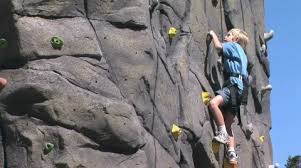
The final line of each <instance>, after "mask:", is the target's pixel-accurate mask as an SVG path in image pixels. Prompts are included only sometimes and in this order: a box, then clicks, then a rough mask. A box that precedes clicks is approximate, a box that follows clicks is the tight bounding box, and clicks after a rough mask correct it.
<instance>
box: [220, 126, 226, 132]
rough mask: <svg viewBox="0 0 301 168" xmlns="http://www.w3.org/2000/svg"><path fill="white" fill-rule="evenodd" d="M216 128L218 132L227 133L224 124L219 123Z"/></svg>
mask: <svg viewBox="0 0 301 168" xmlns="http://www.w3.org/2000/svg"><path fill="white" fill-rule="evenodd" d="M218 130H219V131H220V132H223V133H227V130H226V126H225V125H220V126H218Z"/></svg>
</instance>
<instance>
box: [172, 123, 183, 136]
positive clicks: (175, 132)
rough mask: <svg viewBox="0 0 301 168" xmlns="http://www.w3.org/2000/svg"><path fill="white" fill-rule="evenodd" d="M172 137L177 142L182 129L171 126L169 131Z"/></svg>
mask: <svg viewBox="0 0 301 168" xmlns="http://www.w3.org/2000/svg"><path fill="white" fill-rule="evenodd" d="M171 133H172V136H173V137H174V138H175V139H176V140H177V139H178V138H179V136H180V134H181V133H182V129H181V128H179V127H178V126H177V125H175V124H172V129H171Z"/></svg>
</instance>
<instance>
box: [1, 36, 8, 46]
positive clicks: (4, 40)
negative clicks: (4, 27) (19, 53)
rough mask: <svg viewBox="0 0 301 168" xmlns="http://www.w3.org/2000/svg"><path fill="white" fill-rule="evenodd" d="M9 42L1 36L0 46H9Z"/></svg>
mask: <svg viewBox="0 0 301 168" xmlns="http://www.w3.org/2000/svg"><path fill="white" fill-rule="evenodd" d="M7 47H8V42H7V40H6V39H5V38H0V48H7Z"/></svg>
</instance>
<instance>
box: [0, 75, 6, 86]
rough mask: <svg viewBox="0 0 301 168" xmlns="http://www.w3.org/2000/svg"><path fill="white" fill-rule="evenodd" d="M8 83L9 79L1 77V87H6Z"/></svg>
mask: <svg viewBox="0 0 301 168" xmlns="http://www.w3.org/2000/svg"><path fill="white" fill-rule="evenodd" d="M6 84H7V80H6V79H4V78H1V77H0V89H2V88H4V86H5V85H6Z"/></svg>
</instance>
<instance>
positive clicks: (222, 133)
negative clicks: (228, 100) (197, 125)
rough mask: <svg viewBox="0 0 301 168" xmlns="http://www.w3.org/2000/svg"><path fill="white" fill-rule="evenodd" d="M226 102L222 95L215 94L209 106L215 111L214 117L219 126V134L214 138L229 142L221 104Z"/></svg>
mask: <svg viewBox="0 0 301 168" xmlns="http://www.w3.org/2000/svg"><path fill="white" fill-rule="evenodd" d="M223 104H224V99H223V97H222V96H220V95H218V96H215V97H214V98H213V99H212V100H211V101H210V104H209V108H210V109H211V111H212V112H213V113H214V119H215V122H216V124H217V126H218V132H217V135H216V136H215V137H214V138H213V139H214V140H215V141H217V142H220V143H223V144H226V143H227V142H228V140H229V139H228V134H227V130H226V126H225V122H224V117H223V113H222V111H221V110H220V108H219V106H221V105H223Z"/></svg>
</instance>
